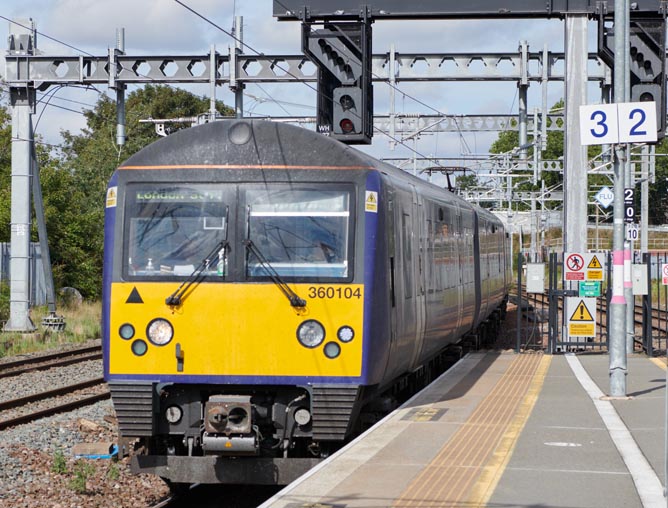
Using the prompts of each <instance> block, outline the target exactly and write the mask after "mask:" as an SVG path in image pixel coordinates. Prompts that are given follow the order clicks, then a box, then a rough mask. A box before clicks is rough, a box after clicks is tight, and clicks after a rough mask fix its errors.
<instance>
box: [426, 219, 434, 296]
mask: <svg viewBox="0 0 668 508" xmlns="http://www.w3.org/2000/svg"><path fill="white" fill-rule="evenodd" d="M426 265H427V266H426V271H427V273H426V277H427V291H428V292H430V293H433V292H434V283H435V281H434V226H433V224H432V221H431V219H429V220H427V261H426Z"/></svg>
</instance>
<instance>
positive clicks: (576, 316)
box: [569, 300, 594, 321]
mask: <svg viewBox="0 0 668 508" xmlns="http://www.w3.org/2000/svg"><path fill="white" fill-rule="evenodd" d="M593 320H594V318H593V317H592V316H591V312H589V309H588V308H587V306H586V305H585V303H584V300H580V303H579V304H578V306H577V307H576V308H575V312H573V315H572V316H571V319H569V321H593Z"/></svg>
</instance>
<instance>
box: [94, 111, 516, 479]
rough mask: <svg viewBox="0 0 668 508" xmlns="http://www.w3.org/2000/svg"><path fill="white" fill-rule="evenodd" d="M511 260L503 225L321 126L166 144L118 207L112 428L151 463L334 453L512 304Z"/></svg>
mask: <svg viewBox="0 0 668 508" xmlns="http://www.w3.org/2000/svg"><path fill="white" fill-rule="evenodd" d="M506 256H507V240H506V237H505V233H504V231H503V226H502V224H501V223H500V222H499V221H498V220H497V219H496V218H495V217H494V216H493V215H491V214H489V213H487V212H485V211H482V210H479V209H476V208H473V207H472V206H470V205H469V204H468V203H466V202H465V201H463V200H462V199H460V198H458V197H456V196H455V195H453V194H452V193H450V192H447V191H444V190H442V189H438V188H437V187H435V186H433V185H430V184H428V183H426V182H424V181H422V180H420V179H417V178H415V177H412V176H411V175H408V174H406V173H404V172H402V171H400V170H398V169H396V168H394V167H392V166H389V165H387V164H384V163H382V162H380V161H377V160H375V159H373V158H371V157H369V156H368V155H365V154H362V153H360V152H358V151H356V150H354V149H352V148H350V147H347V146H344V145H341V144H339V143H338V142H336V141H334V140H331V139H328V138H326V137H322V136H319V135H317V134H315V133H313V132H309V131H306V130H304V129H299V128H296V127H292V126H289V125H279V124H274V123H271V122H265V121H247V120H239V121H222V122H215V123H212V124H208V125H204V126H199V127H196V128H193V129H188V130H185V131H180V132H178V133H176V134H173V135H171V136H169V137H168V138H165V139H163V140H160V141H158V142H156V143H154V144H152V145H150V146H148V147H146V148H145V149H143V150H142V151H140V152H139V153H138V154H136V155H134V156H133V157H132V158H130V159H129V160H128V161H126V162H125V163H124V164H123V165H121V166H120V167H119V169H118V170H117V172H116V173H115V175H114V176H113V178H112V180H111V182H110V184H109V191H108V195H107V208H106V216H105V253H104V260H105V266H104V275H103V283H104V288H103V300H104V302H103V303H104V305H103V336H104V337H103V350H104V365H105V377H106V379H107V380H108V381H109V382H110V386H111V387H112V397H113V399H114V405H115V407H116V410H117V414H118V420H119V427H120V430H121V432H122V433H123V434H124V435H125V436H127V437H133V436H135V437H140V438H141V439H142V445H143V452H144V454H148V455H155V456H159V457H163V456H168V455H172V456H188V457H197V456H202V455H217V456H220V457H227V458H234V457H237V456H243V457H244V458H245V460H251V459H250V457H255V458H256V459H257V460H258V461H261V460H273V459H277V460H278V458H279V457H280V458H281V460H283V459H289V458H294V459H295V460H302V459H305V458H307V457H318V456H321V455H322V456H324V455H326V454H327V453H329V452H330V451H331V450H332V447H335V446H338V445H339V444H340V443H342V442H344V441H345V439H346V438H347V437H349V436H350V435H351V433H352V432H353V431H354V430H355V429H356V428H357V427H358V426H359V422H360V413H361V412H362V411H363V409H364V408H365V407H367V406H372V405H373V404H374V401H376V400H377V399H378V397H379V396H380V395H381V394H382V393H384V392H387V391H388V390H392V389H394V387H396V386H398V384H401V383H400V380H402V379H408V378H409V377H411V376H414V374H415V373H416V372H420V371H422V370H423V369H425V367H426V366H427V365H428V364H429V363H430V362H431V361H432V360H433V359H434V358H436V357H438V355H440V354H442V352H443V351H444V349H445V348H446V347H447V346H448V345H449V344H452V343H455V342H458V341H459V340H461V338H462V337H463V336H465V335H467V334H470V333H473V332H475V330H476V329H477V328H478V327H479V326H482V325H484V323H485V321H486V320H487V319H488V318H489V317H490V316H491V315H492V314H493V313H494V312H495V310H496V309H497V308H498V307H499V306H503V304H504V302H505V298H506V295H507V282H508V278H507V270H508V264H507V260H506ZM156 460H158V461H159V460H161V459H156ZM149 463H150V461H149ZM306 463H308V464H310V462H309V461H308V460H307V461H306V462H304V464H306ZM143 464H145V465H144V466H141V465H140V466H137V469H138V470H141V471H147V472H151V471H156V470H155V469H152V468H151V466H147V465H146V464H147V463H146V462H143ZM258 464H259V462H258ZM272 464H274V466H275V467H284V466H283V465H280V466H278V465H277V464H278V462H277V463H272ZM280 464H283V462H281V463H280ZM251 469H252V468H251ZM249 470H250V469H249ZM161 471H163V470H161ZM163 472H164V471H163ZM185 474H187V473H186V472H184V471H178V472H174V476H173V477H172V478H171V479H174V478H183V477H184V475H185ZM203 477H210V476H207V475H204V476H203ZM200 480H202V477H198V476H197V475H193V476H192V481H193V482H196V481H200ZM179 481H181V480H179ZM249 481H252V478H251V479H249Z"/></svg>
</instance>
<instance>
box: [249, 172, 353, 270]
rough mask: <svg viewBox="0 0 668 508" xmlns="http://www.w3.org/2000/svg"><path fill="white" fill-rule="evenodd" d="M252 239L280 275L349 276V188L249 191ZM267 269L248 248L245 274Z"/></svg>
mask: <svg viewBox="0 0 668 508" xmlns="http://www.w3.org/2000/svg"><path fill="white" fill-rule="evenodd" d="M246 202H247V204H248V220H249V227H248V238H249V240H251V241H252V242H253V244H254V245H255V246H256V248H257V250H258V251H259V253H260V254H261V255H262V256H263V257H264V260H265V261H266V262H267V263H269V264H270V265H271V267H272V268H273V269H274V270H275V271H276V272H277V273H278V274H279V275H280V276H282V277H294V278H298V279H299V278H341V279H344V278H347V277H348V276H349V272H348V266H349V257H348V249H349V223H350V215H351V214H350V191H349V190H344V189H336V190H335V189H332V190H329V189H322V188H317V189H299V188H294V187H290V188H287V187H286V186H282V185H275V186H271V185H268V186H265V187H263V188H261V189H251V190H248V191H247V194H246ZM268 275H269V273H268V270H267V269H266V267H265V266H263V264H262V263H261V262H260V260H259V259H258V258H257V256H255V255H254V254H253V253H252V252H248V258H247V263H246V276H247V277H251V278H252V277H266V276H268Z"/></svg>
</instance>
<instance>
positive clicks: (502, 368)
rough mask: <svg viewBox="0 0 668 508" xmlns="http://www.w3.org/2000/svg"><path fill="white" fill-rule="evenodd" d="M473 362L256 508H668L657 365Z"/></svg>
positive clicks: (548, 359) (490, 357) (637, 359)
mask: <svg viewBox="0 0 668 508" xmlns="http://www.w3.org/2000/svg"><path fill="white" fill-rule="evenodd" d="M608 362H609V359H608V356H607V355H605V354H596V355H591V354H590V355H587V354H583V355H574V354H567V355H555V356H549V355H543V354H542V353H526V354H520V355H518V354H515V353H500V352H486V353H470V354H468V355H467V356H466V357H464V358H463V359H462V360H461V361H460V362H458V363H457V364H456V365H455V366H454V367H453V368H452V369H450V370H449V371H448V372H446V373H445V374H443V375H442V376H441V377H440V378H439V379H437V380H436V381H435V382H434V383H432V384H431V385H430V386H429V387H428V388H427V389H425V390H424V391H422V392H421V393H419V394H418V395H416V396H415V397H413V398H412V399H411V400H409V401H408V402H406V403H405V404H404V405H403V406H402V407H401V408H399V409H397V410H396V411H394V412H393V413H391V414H390V415H388V416H387V417H386V418H385V419H383V420H382V421H381V422H379V423H378V424H377V425H375V426H374V427H373V428H371V429H369V430H368V431H367V432H366V433H364V434H363V435H361V436H360V437H358V438H357V439H356V440H354V441H353V442H351V443H350V444H349V445H348V446H346V447H345V448H343V449H342V450H340V451H339V452H337V453H336V454H334V455H332V456H331V457H329V458H328V459H327V460H325V461H323V462H322V463H320V464H319V465H318V466H317V467H315V468H314V469H313V470H311V471H309V473H307V474H306V475H304V476H303V477H302V478H300V479H299V480H297V481H295V482H293V483H292V484H290V485H288V486H287V487H286V488H285V489H283V490H282V491H280V492H279V493H278V494H276V495H275V496H274V497H272V498H271V499H269V500H267V501H266V502H265V503H263V504H262V505H261V507H260V508H269V507H271V508H307V507H308V508H314V507H318V508H328V507H335V508H344V507H345V508H352V507H366V508H371V507H373V508H383V507H401V508H409V507H410V508H412V507H416V508H417V507H423V508H435V507H439V508H440V507H466V508H469V507H482V506H489V507H540V508H551V507H554V508H562V507H568V508H572V507H582V508H592V507H606V508H609V507H622V506H623V507H631V508H633V507H645V508H647V507H659V506H661V507H665V506H666V500H665V498H664V497H663V485H662V483H663V479H664V461H665V447H664V436H665V418H666V417H665V386H666V383H665V381H666V372H665V364H664V363H663V362H661V361H656V360H652V359H648V358H646V357H644V356H642V357H641V356H630V357H629V358H628V376H627V394H628V395H629V397H628V398H625V399H620V400H608V398H607V397H606V396H605V394H606V392H607V391H608V390H609V375H608V368H609V365H608Z"/></svg>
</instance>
